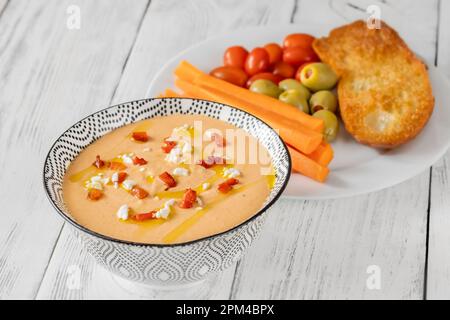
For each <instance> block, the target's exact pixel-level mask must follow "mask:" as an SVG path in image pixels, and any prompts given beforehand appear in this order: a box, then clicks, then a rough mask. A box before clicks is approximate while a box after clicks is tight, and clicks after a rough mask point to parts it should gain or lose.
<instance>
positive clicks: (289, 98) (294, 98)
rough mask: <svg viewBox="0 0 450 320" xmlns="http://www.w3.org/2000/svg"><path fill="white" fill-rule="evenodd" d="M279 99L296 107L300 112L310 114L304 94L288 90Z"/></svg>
mask: <svg viewBox="0 0 450 320" xmlns="http://www.w3.org/2000/svg"><path fill="white" fill-rule="evenodd" d="M278 99H279V100H280V101H282V102H284V103H288V104H292V105H293V106H296V107H297V108H299V109H300V110H302V111H303V112H304V113H309V106H308V102H307V101H306V99H305V97H304V96H303V94H301V93H300V92H299V91H297V90H295V89H291V90H286V91H285V92H283V93H282V94H280V96H279V97H278Z"/></svg>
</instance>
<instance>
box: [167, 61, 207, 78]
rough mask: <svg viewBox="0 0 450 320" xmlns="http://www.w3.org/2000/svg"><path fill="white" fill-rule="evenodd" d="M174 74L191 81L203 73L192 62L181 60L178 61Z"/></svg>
mask: <svg viewBox="0 0 450 320" xmlns="http://www.w3.org/2000/svg"><path fill="white" fill-rule="evenodd" d="M174 73H175V75H176V76H177V77H178V78H180V79H183V80H186V81H190V82H193V81H194V79H195V78H196V77H198V76H201V75H202V74H203V72H202V71H200V70H199V69H197V68H196V67H194V66H193V65H192V64H190V63H189V62H187V61H186V60H183V61H181V62H180V64H179V65H178V67H177V68H176V69H175V72H174Z"/></svg>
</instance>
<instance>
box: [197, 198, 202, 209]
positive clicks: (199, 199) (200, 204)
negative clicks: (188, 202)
mask: <svg viewBox="0 0 450 320" xmlns="http://www.w3.org/2000/svg"><path fill="white" fill-rule="evenodd" d="M197 204H198V205H199V206H200V207H203V200H202V199H201V198H200V197H197Z"/></svg>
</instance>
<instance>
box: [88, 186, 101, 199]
mask: <svg viewBox="0 0 450 320" xmlns="http://www.w3.org/2000/svg"><path fill="white" fill-rule="evenodd" d="M102 195H103V192H101V191H100V190H98V189H90V190H89V191H88V198H89V199H91V200H93V201H97V200H98V199H100V198H101V197H102Z"/></svg>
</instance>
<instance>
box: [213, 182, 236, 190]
mask: <svg viewBox="0 0 450 320" xmlns="http://www.w3.org/2000/svg"><path fill="white" fill-rule="evenodd" d="M231 189H233V187H232V186H230V185H229V184H228V183H226V182H223V183H221V184H219V186H218V187H217V190H219V192H221V193H228V192H229V191H230V190H231Z"/></svg>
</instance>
